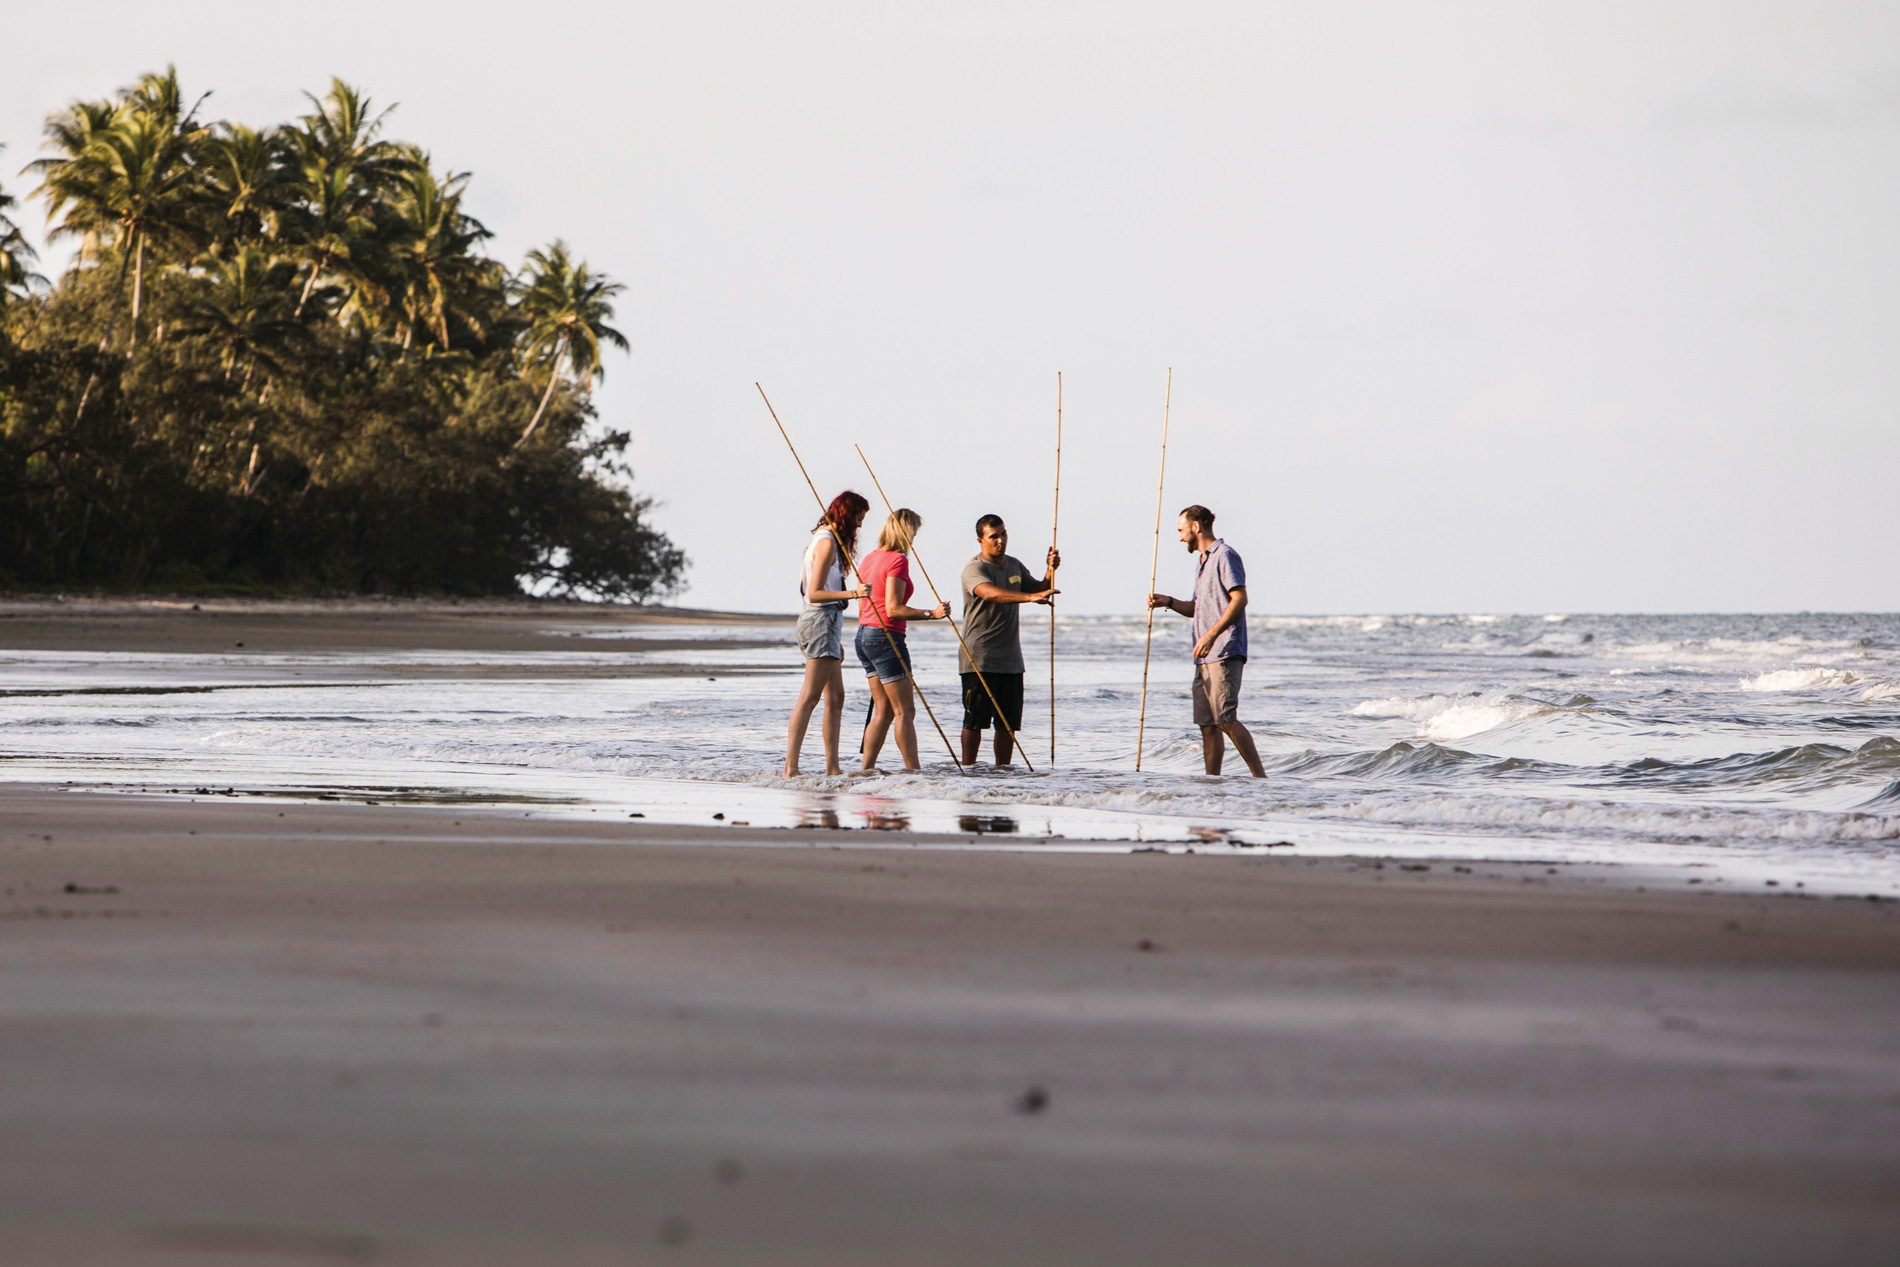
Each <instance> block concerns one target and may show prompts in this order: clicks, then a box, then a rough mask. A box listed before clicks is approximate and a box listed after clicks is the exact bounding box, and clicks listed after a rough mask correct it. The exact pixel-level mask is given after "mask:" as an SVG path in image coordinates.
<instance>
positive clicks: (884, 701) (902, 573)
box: [858, 507, 950, 772]
mask: <svg viewBox="0 0 1900 1267" xmlns="http://www.w3.org/2000/svg"><path fill="white" fill-rule="evenodd" d="M923 526H924V521H923V518H922V517H921V516H919V515H918V513H917V512H916V511H914V510H911V509H910V508H909V507H899V508H898V510H897V511H896V513H894V514H893V515H891V517H890V518H888V519H886V520H885V521H884V527H883V529H882V530H880V531H879V532H878V534H877V549H875V550H873V551H871V553H869V554H867V555H865V556H864V557H863V558H861V559H859V560H858V580H860V581H862V582H863V583H864V584H865V585H866V586H867V587H868V588H869V589H870V593H869V595H867V596H866V597H865V598H864V599H862V600H861V601H860V602H859V603H858V663H859V664H861V665H863V666H864V674H865V677H866V678H868V679H869V681H870V686H871V723H870V725H869V726H868V727H866V729H865V732H864V766H863V769H864V770H865V771H866V772H870V771H873V770H875V769H876V768H877V754H878V751H879V750H880V749H882V748H883V747H884V736H885V735H886V734H888V733H890V730H891V723H892V722H893V721H894V722H896V723H897V751H898V754H899V755H900V756H902V757H903V758H904V768H905V769H906V770H915V769H918V768H919V767H918V764H917V699H916V696H915V695H914V694H913V693H912V691H911V685H910V673H909V669H910V648H909V647H908V646H907V645H906V643H905V641H904V631H905V630H906V629H908V628H909V627H910V622H911V621H913V620H944V619H947V618H948V617H949V615H950V604H948V603H940V604H938V605H937V606H935V607H932V608H928V609H925V608H918V607H908V606H906V605H905V604H906V603H908V602H909V601H910V595H911V588H912V587H911V582H910V543H911V542H912V541H913V540H914V539H915V538H916V536H917V530H918V529H919V528H921V527H923Z"/></svg>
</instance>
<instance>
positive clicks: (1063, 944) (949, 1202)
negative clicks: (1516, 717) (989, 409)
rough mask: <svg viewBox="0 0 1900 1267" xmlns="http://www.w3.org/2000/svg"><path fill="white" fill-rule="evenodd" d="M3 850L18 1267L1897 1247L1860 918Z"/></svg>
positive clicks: (86, 808)
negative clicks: (212, 1261) (200, 1260)
mask: <svg viewBox="0 0 1900 1267" xmlns="http://www.w3.org/2000/svg"><path fill="white" fill-rule="evenodd" d="M0 823H3V824H4V827H0V872H3V874H4V887H5V890H6V892H5V896H4V898H0V916H3V918H0V972H3V973H4V979H6V980H7V981H8V983H9V984H8V989H7V990H6V991H5V992H4V993H3V994H0V1034H4V1041H5V1044H6V1048H7V1051H8V1053H9V1055H8V1061H7V1069H8V1076H7V1078H6V1079H5V1080H3V1081H0V1131H3V1132H4V1136H5V1138H7V1139H8V1140H9V1147H8V1148H7V1149H5V1150H0V1256H4V1257H7V1258H8V1259H9V1260H10V1261H48V1262H54V1261H58V1262H89V1263H90V1262H99V1263H116V1262H144V1261H168V1260H169V1261H176V1260H177V1255H178V1254H179V1253H181V1252H187V1251H195V1252H197V1253H200V1254H210V1253H212V1252H213V1251H216V1252H217V1255H218V1258H217V1260H218V1261H249V1259H246V1258H244V1257H242V1255H243V1254H246V1253H248V1254H251V1255H252V1256H253V1257H255V1258H256V1259H257V1261H272V1260H273V1257H272V1256H279V1257H281V1256H282V1255H285V1254H289V1255H293V1256H296V1255H302V1256H305V1257H316V1258H322V1257H325V1256H327V1257H331V1258H337V1257H344V1258H349V1259H350V1260H353V1261H370V1260H375V1261H385V1260H386V1261H404V1262H409V1261H413V1262H422V1263H432V1262H456V1263H464V1262H473V1263H486V1262H496V1263H500V1262H576V1263H579V1262H597V1261H633V1262H644V1261H664V1260H666V1259H667V1257H668V1256H677V1255H679V1254H680V1253H681V1252H682V1247H683V1246H685V1247H689V1248H687V1249H686V1250H685V1252H687V1253H690V1255H691V1256H693V1257H694V1258H696V1259H700V1260H704V1261H709V1262H733V1263H738V1262H760V1261H773V1262H794V1263H802V1262H813V1263H817V1262H864V1263H873V1262H876V1263H888V1262H914V1263H952V1262H970V1261H987V1262H1036V1263H1068V1262H1076V1263H1081V1262H1094V1263H1100V1262H1131V1263H1132V1262H1155V1261H1183V1262H1185V1261H1193V1262H1198V1263H1223V1262H1258V1261H1263V1260H1266V1261H1276V1262H1294V1263H1300V1262H1314V1263H1319V1262H1327V1263H1334V1262H1366V1263H1372V1262H1409V1261H1459V1262H1499V1263H1504V1262H1511V1263H1543V1262H1551V1263H1557V1262H1574V1261H1580V1260H1581V1261H1617V1262H1638V1263H1641V1262H1656V1263H1664V1262H1669V1263H1683V1262H1695V1263H1700V1262H1708V1263H1717V1262H1720V1263H1725V1264H1727V1263H1755V1262H1761V1263H1767V1262H1787V1261H1797V1260H1798V1261H1804V1262H1815V1263H1831V1262H1842V1263H1859V1262H1876V1261H1884V1260H1889V1259H1890V1258H1891V1256H1892V1254H1893V1253H1894V1252H1895V1251H1896V1249H1900V1207H1896V1205H1895V1203H1894V1202H1893V1200H1892V1177H1893V1175H1894V1174H1895V1173H1897V1172H1900V1142H1897V1141H1900V1129H1896V1128H1900V1061H1897V1060H1896V1053H1897V1052H1900V1021H1896V1015H1900V1013H1897V1012H1896V1009H1895V1008H1894V1007H1893V1002H1894V1000H1895V998H1896V994H1897V993H1900V918H1896V915H1895V912H1896V910H1897V909H1900V908H1897V907H1896V904H1895V903H1892V902H1867V901H1864V900H1838V899H1836V900H1829V899H1806V898H1802V897H1796V896H1792V895H1787V894H1781V895H1776V896H1768V895H1766V894H1762V893H1750V894H1746V895H1738V894H1708V895H1704V894H1703V893H1702V892H1700V891H1695V890H1682V889H1670V890H1664V889H1659V888H1645V887H1644V886H1641V885H1633V884H1629V883H1612V882H1606V881H1605V880H1603V879H1602V878H1600V877H1597V876H1593V875H1588V874H1585V873H1583V872H1580V871H1572V870H1571V869H1566V868H1545V867H1541V866H1531V865H1512V864H1496V865H1493V866H1487V867H1484V868H1482V869H1481V870H1474V871H1472V872H1471V873H1465V872H1460V871H1457V870H1455V869H1454V865H1453V864H1450V863H1447V864H1443V865H1440V864H1429V869H1427V870H1418V869H1405V868H1403V867H1401V866H1399V865H1395V864H1392V863H1385V864H1383V865H1380V864H1378V863H1376V861H1375V860H1369V859H1344V858H1326V859H1319V858H1301V857H1297V856H1294V857H1288V856H1283V855H1279V854H1272V853H1269V854H1267V855H1264V856H1261V855H1254V856H1233V855H1218V854H1207V853H1203V854H1199V855H1187V854H1183V853H1179V852H1176V853H1171V854H1166V855H1150V854H1139V855H1137V854H1131V853H1123V854H1064V853H1053V852H1051V853H1039V852H1037V851H1036V850H1035V849H1034V848H1033V847H1017V848H1012V849H1008V850H987V849H983V850H979V849H971V848H932V847H931V846H933V845H941V844H954V843H957V842H951V841H945V840H943V839H941V838H933V837H924V836H918V835H915V834H910V835H906V834H904V833H881V832H880V833H872V832H862V831H859V832H849V831H846V832H827V831H823V830H813V831H796V832H794V831H776V832H775V831H760V830H747V829H743V828H731V827H723V826H699V827H694V826H678V825H657V826H656V825H648V824H643V823H640V822H637V821H625V820H622V821H617V822H611V823H609V822H587V821H576V820H574V819H571V818H551V817H545V816H542V815H539V814H537V813H535V811H533V810H532V809H531V808H530V809H521V808H509V809H501V808H472V807H462V808H450V807H441V806H367V805H351V804H329V803H324V804H293V805H285V804H280V803H272V802H260V801H247V800H242V799H239V800H229V799H225V798H219V797H198V798H195V799H189V798H181V797H173V798H162V797H136V796H128V795H101V794H96V793H87V792H77V791H67V790H59V789H49V788H33V787H29V786H25V785H19V784H13V785H0ZM788 846H792V847H788ZM1552 871H1555V874H1551V872H1552ZM352 1256H353V1257H352Z"/></svg>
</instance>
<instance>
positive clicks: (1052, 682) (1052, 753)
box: [1023, 370, 1062, 766]
mask: <svg viewBox="0 0 1900 1267" xmlns="http://www.w3.org/2000/svg"><path fill="white" fill-rule="evenodd" d="M1061 522H1062V371H1061V370H1057V371H1056V503H1055V509H1054V510H1052V511H1051V512H1050V513H1049V548H1050V549H1051V550H1053V549H1055V548H1056V528H1057V526H1058V525H1060V524H1061ZM1060 566H1061V564H1057V565H1056V567H1060ZM1055 574H1056V568H1054V567H1052V568H1050V569H1049V584H1050V585H1051V586H1054V585H1055V583H1056V579H1055ZM1023 759H1024V760H1025V761H1027V760H1028V758H1027V757H1025V758H1023ZM1055 763H1056V600H1055V599H1053V598H1051V599H1050V600H1049V764H1050V765H1052V766H1053V765H1054V764H1055Z"/></svg>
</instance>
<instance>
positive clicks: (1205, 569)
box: [1194, 540, 1247, 664]
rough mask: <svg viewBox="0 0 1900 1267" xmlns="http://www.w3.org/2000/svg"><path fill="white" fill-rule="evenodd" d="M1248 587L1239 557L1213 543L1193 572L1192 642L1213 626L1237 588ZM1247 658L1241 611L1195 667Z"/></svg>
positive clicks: (1244, 619) (1221, 544) (1227, 547)
mask: <svg viewBox="0 0 1900 1267" xmlns="http://www.w3.org/2000/svg"><path fill="white" fill-rule="evenodd" d="M1246 586H1247V569H1246V567H1245V566H1244V565H1243V564H1242V563H1241V561H1240V556H1239V555H1238V554H1236V553H1235V552H1234V548H1233V547H1232V546H1230V545H1228V544H1227V543H1226V542H1225V541H1219V540H1217V541H1215V542H1214V544H1213V545H1212V546H1210V547H1208V551H1207V555H1206V557H1204V558H1202V559H1201V560H1200V562H1199V564H1198V565H1197V566H1196V567H1195V569H1194V641H1195V642H1196V643H1199V642H1200V640H1201V637H1202V636H1203V635H1204V634H1206V633H1207V631H1208V630H1210V629H1212V628H1213V627H1214V623H1215V622H1216V621H1218V620H1219V619H1220V618H1221V613H1222V612H1224V611H1226V610H1227V600H1228V598H1229V596H1230V595H1231V594H1232V593H1233V591H1234V590H1237V589H1245V588H1246ZM1246 658H1247V613H1246V612H1244V611H1243V612H1241V613H1240V619H1238V620H1236V621H1235V622H1234V623H1233V624H1231V625H1229V626H1227V628H1225V629H1223V630H1221V633H1220V637H1218V638H1216V639H1214V645H1213V646H1212V647H1210V648H1208V653H1207V654H1206V655H1204V656H1201V657H1199V658H1198V659H1196V660H1195V663H1196V664H1215V663H1217V662H1219V661H1221V660H1235V659H1239V660H1245V659H1246Z"/></svg>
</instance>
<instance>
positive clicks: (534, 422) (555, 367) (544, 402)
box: [508, 334, 567, 457]
mask: <svg viewBox="0 0 1900 1267" xmlns="http://www.w3.org/2000/svg"><path fill="white" fill-rule="evenodd" d="M566 352H567V336H566V335H565V334H564V335H562V336H561V341H560V342H559V343H557V344H555V345H554V356H553V358H552V359H550V360H549V361H548V386H547V390H546V391H544V392H542V393H541V403H540V404H539V405H536V406H535V409H534V417H532V418H530V419H528V429H527V430H526V431H523V432H522V433H521V438H520V439H519V440H517V441H515V442H514V443H513V444H512V445H510V446H509V447H508V455H509V456H510V457H513V456H514V452H515V450H516V449H519V448H520V447H521V446H522V445H524V444H526V443H527V442H528V437H529V436H531V435H533V434H534V429H535V428H536V427H538V426H540V425H541V415H542V414H544V413H546V412H547V409H548V401H549V400H550V399H552V398H553V396H554V384H555V383H556V382H558V381H559V380H560V377H561V357H562V355H564V354H565V353H566Z"/></svg>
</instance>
